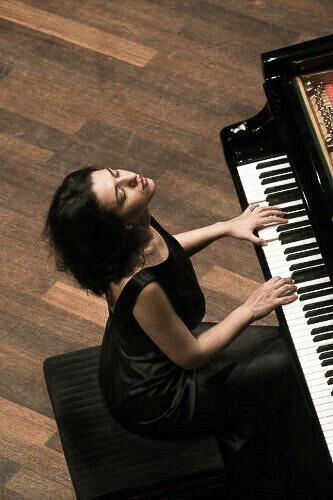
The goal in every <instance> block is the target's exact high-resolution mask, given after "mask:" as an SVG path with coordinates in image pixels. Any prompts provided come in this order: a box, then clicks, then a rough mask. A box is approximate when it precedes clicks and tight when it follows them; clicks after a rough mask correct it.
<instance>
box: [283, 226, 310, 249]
mask: <svg viewBox="0 0 333 500" xmlns="http://www.w3.org/2000/svg"><path fill="white" fill-rule="evenodd" d="M311 237H313V230H312V228H311V227H307V228H305V229H295V230H293V231H284V232H283V233H282V234H280V235H279V240H280V241H281V243H282V245H286V244H287V243H292V242H293V241H301V240H305V239H307V238H311Z"/></svg>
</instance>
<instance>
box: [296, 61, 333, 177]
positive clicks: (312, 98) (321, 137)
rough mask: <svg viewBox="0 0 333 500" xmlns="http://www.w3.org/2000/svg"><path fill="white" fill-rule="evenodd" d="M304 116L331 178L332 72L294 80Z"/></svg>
mask: <svg viewBox="0 0 333 500" xmlns="http://www.w3.org/2000/svg"><path fill="white" fill-rule="evenodd" d="M295 81H296V88H297V90H298V93H299V98H300V100H301V103H302V105H303V111H304V115H305V117H306V118H307V120H308V125H309V127H310V130H311V132H312V137H313V140H314V141H315V142H316V144H317V148H318V151H319V152H320V154H321V157H322V160H323V168H325V169H326V170H327V172H326V173H327V176H328V177H330V179H331V180H332V178H333V70H332V71H322V72H319V73H309V74H306V75H302V76H298V77H296V79H295Z"/></svg>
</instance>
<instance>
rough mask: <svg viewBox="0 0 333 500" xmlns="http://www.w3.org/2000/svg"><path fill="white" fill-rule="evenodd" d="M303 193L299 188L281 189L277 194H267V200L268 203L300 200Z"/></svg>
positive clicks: (275, 203)
mask: <svg viewBox="0 0 333 500" xmlns="http://www.w3.org/2000/svg"><path fill="white" fill-rule="evenodd" d="M300 197H301V193H300V191H299V190H298V189H288V191H281V192H279V193H276V194H269V195H267V196H266V201H267V203H268V205H270V206H272V205H280V204H282V203H288V201H295V200H299V199H300Z"/></svg>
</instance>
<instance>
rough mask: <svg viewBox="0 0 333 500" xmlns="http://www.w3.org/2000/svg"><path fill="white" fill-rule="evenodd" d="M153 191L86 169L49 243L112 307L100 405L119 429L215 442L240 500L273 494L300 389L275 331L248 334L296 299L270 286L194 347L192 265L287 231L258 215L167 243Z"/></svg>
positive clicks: (274, 282) (285, 467) (50, 228)
mask: <svg viewBox="0 0 333 500" xmlns="http://www.w3.org/2000/svg"><path fill="white" fill-rule="evenodd" d="M155 190H156V183H155V182H154V180H152V179H150V178H145V177H142V176H140V175H138V174H136V173H135V172H131V171H128V170H125V169H114V168H106V167H105V168H103V167H100V168H99V167H87V168H84V169H81V170H78V171H76V172H73V173H71V174H69V175H68V176H67V177H66V178H65V179H64V181H63V183H62V184H61V185H60V186H59V188H58V189H57V191H56V193H55V194H54V197H53V201H52V204H51V206H50V208H49V212H48V217H47V221H46V225H45V233H46V235H47V236H48V237H49V240H50V243H51V245H52V247H53V249H54V251H55V256H56V262H57V266H58V269H59V270H62V271H68V272H70V273H72V275H73V276H74V277H75V278H76V280H77V281H78V283H79V284H80V285H81V286H82V287H83V288H84V289H87V290H91V291H92V292H93V293H95V294H96V295H98V296H104V297H105V299H106V301H107V305H108V308H109V313H110V314H109V319H108V321H107V324H106V328H105V333H104V338H103V343H102V348H101V357H100V368H99V382H100V386H101V390H102V393H103V395H104V397H105V400H106V403H107V404H108V407H109V409H110V412H111V413H112V415H113V416H114V418H116V419H117V420H118V421H119V422H120V423H121V424H122V425H123V426H125V427H126V428H128V429H129V430H131V431H133V432H135V433H137V434H139V435H142V436H147V437H149V436H152V437H162V438H168V439H176V438H178V437H185V436H187V435H189V436H190V435H191V436H192V435H200V433H202V432H206V431H213V432H214V433H215V434H216V435H217V437H218V439H219V442H220V444H221V448H222V449H223V452H224V457H225V459H226V464H227V472H228V473H229V475H230V482H231V484H232V481H233V479H232V478H233V476H235V475H236V476H237V475H239V478H238V484H237V478H236V480H235V481H234V483H235V484H234V487H235V488H239V489H240V490H241V494H242V495H243V496H242V498H249V497H250V496H249V490H250V489H251V488H252V489H253V491H257V490H256V488H258V487H259V486H258V485H259V484H260V485H261V487H262V485H263V484H265V481H267V485H268V486H267V488H268V490H266V491H271V492H273V490H274V488H278V487H282V486H283V481H284V475H285V476H286V477H289V476H288V473H289V468H290V457H291V456H292V451H291V450H290V446H291V441H290V435H291V434H293V433H294V429H295V425H297V426H298V427H304V426H305V424H304V420H303V422H301V421H299V422H296V423H295V421H292V420H291V419H292V418H294V419H295V418H297V417H296V416H295V415H297V411H295V406H296V405H297V404H299V403H298V401H299V397H298V396H297V391H298V388H297V384H296V381H295V374H294V369H293V366H292V363H291V361H290V358H289V354H288V352H287V350H286V347H285V343H284V340H283V338H281V336H280V335H279V329H278V328H277V327H259V326H249V325H250V324H251V323H252V322H253V321H255V320H258V319H259V318H263V317H264V316H266V315H267V314H269V313H270V312H271V311H272V310H274V309H275V308H277V307H278V306H280V305H281V304H288V303H291V302H293V301H294V300H295V299H296V297H297V294H296V287H295V285H294V283H293V281H292V279H291V278H280V277H279V276H275V277H273V278H272V279H270V280H269V281H267V282H266V283H264V284H262V285H260V286H258V288H257V289H256V290H254V291H253V293H251V295H250V296H249V297H248V298H247V299H246V300H245V301H244V303H242V304H240V305H239V306H238V307H237V308H236V309H235V310H233V311H232V312H231V313H230V314H229V315H227V316H226V317H225V318H223V319H222V320H221V321H220V322H219V323H217V324H215V325H214V326H211V327H210V328H208V329H207V330H206V331H204V332H202V331H201V332H200V334H199V335H198V334H197V336H194V335H192V333H191V332H192V331H193V330H194V329H195V328H196V327H198V325H200V322H201V320H202V319H203V317H204V315H205V310H206V308H205V299H204V296H203V294H202V291H201V288H200V286H199V283H198V281H197V278H196V275H195V272H194V269H193V266H192V264H191V261H190V259H189V256H191V255H193V254H195V253H196V252H198V251H200V250H202V249H203V248H205V247H207V245H209V244H210V243H212V242H213V241H215V240H217V239H220V238H223V237H227V236H229V237H234V238H238V239H245V240H248V241H249V242H252V243H255V244H258V245H264V244H265V241H263V240H261V239H260V238H258V237H257V236H256V235H255V234H254V231H255V230H256V229H258V228H259V227H262V226H264V225H267V224H271V223H280V224H281V223H284V222H287V219H285V218H284V213H283V212H282V211H281V210H279V209H278V208H277V207H259V206H256V205H254V206H249V207H248V208H247V209H246V210H245V211H244V212H243V213H242V214H241V215H239V216H237V217H235V218H234V219H231V220H229V221H223V222H222V221H219V222H216V223H214V224H212V225H209V226H207V227H202V228H199V229H195V230H192V231H188V232H185V233H181V234H178V235H171V234H170V233H168V232H167V231H166V229H164V228H163V227H162V226H161V225H160V224H159V223H158V222H157V220H156V219H155V218H154V217H153V216H152V215H151V214H150V202H151V200H152V198H153V196H154V194H155ZM291 426H293V429H291ZM305 427H306V426H305ZM293 458H295V457H293ZM228 466H229V468H228ZM235 471H237V472H235ZM286 484H287V483H286ZM286 487H287V486H286ZM279 491H280V490H279ZM246 495H248V496H246ZM271 498H273V496H272V497H271ZM304 498H305V497H304Z"/></svg>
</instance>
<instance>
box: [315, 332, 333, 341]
mask: <svg viewBox="0 0 333 500" xmlns="http://www.w3.org/2000/svg"><path fill="white" fill-rule="evenodd" d="M330 339H333V331H332V332H327V333H321V334H317V335H315V336H314V337H313V342H320V341H321V340H330Z"/></svg>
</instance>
